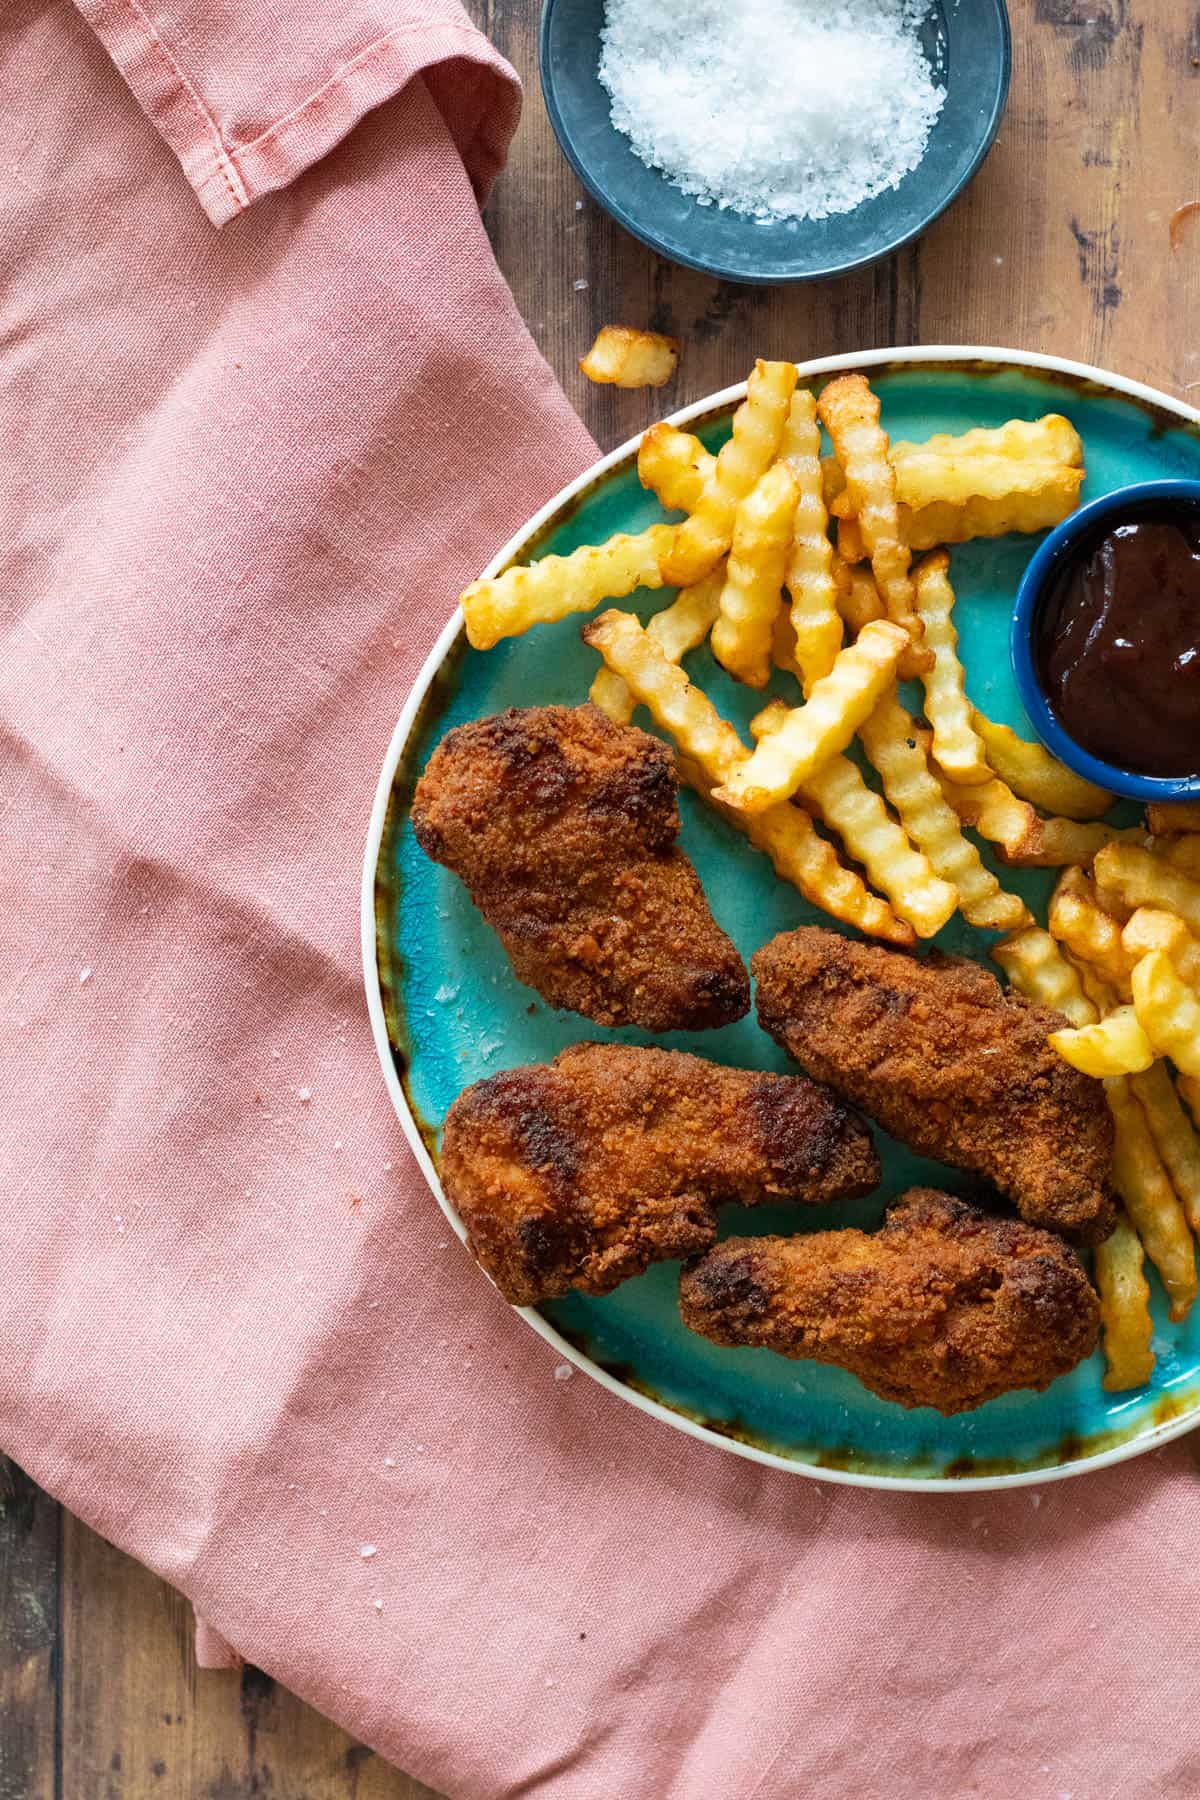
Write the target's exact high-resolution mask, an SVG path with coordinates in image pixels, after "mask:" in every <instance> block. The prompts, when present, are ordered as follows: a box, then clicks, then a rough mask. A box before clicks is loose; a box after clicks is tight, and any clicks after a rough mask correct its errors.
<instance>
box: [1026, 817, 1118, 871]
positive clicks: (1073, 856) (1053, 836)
mask: <svg viewBox="0 0 1200 1800" xmlns="http://www.w3.org/2000/svg"><path fill="white" fill-rule="evenodd" d="M1039 827H1040V829H1039V830H1038V833H1037V836H1036V838H1034V839H1033V840H1032V841H1031V842H1029V843H1027V844H1023V845H1020V846H1019V847H1018V848H1017V849H1016V850H1012V851H1010V850H1007V849H1005V848H1003V847H1002V848H1001V855H1002V856H1003V857H1004V860H1005V862H1008V863H1011V864H1012V865H1013V866H1014V868H1019V869H1061V868H1064V867H1066V866H1068V865H1069V864H1072V863H1074V864H1077V865H1079V866H1082V865H1083V864H1084V863H1089V862H1091V860H1092V858H1093V857H1094V856H1095V855H1096V853H1097V851H1099V850H1103V849H1104V848H1105V846H1106V845H1108V844H1119V843H1122V842H1128V843H1132V844H1136V845H1141V844H1144V843H1145V841H1146V834H1145V832H1143V831H1141V830H1139V829H1138V828H1137V827H1136V826H1135V827H1133V828H1131V829H1130V830H1128V831H1121V830H1119V829H1118V828H1117V827H1115V826H1112V825H1098V824H1083V823H1081V822H1079V821H1078V820H1076V819H1042V820H1040V821H1039Z"/></svg>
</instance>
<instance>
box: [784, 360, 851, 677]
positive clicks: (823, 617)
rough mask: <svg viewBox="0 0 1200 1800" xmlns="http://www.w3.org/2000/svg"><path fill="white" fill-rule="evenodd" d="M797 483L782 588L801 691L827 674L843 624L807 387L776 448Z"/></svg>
mask: <svg viewBox="0 0 1200 1800" xmlns="http://www.w3.org/2000/svg"><path fill="white" fill-rule="evenodd" d="M779 455H780V459H781V460H782V461H783V462H785V463H786V464H787V466H788V467H789V468H790V469H791V471H792V474H793V475H794V476H795V478H796V511H795V518H794V521H793V527H792V545H791V551H790V554H789V556H788V562H787V569H786V571H785V574H784V583H785V585H786V587H787V590H788V593H789V595H790V596H791V624H792V630H793V632H794V634H795V640H796V643H795V660H796V663H797V665H798V666H799V669H800V672H801V681H802V685H803V687H804V689H805V692H807V691H808V689H809V688H810V687H811V686H812V684H813V682H814V681H819V680H820V679H821V677H822V676H824V675H828V673H829V671H830V670H831V669H832V667H833V665H834V661H835V660H836V658H837V653H838V651H839V650H840V649H841V647H842V620H841V615H840V614H839V612H838V608H837V589H836V587H835V585H834V576H833V556H834V551H833V545H832V544H831V543H830V541H829V515H828V513H827V512H826V510H825V500H824V496H823V494H822V484H821V428H820V426H819V425H818V423H817V402H816V399H815V397H814V395H813V393H812V391H811V389H809V388H797V389H796V392H795V393H794V394H793V395H792V403H791V406H790V408H789V410H788V418H787V424H786V425H785V426H784V430H783V440H782V442H781V444H780V447H779Z"/></svg>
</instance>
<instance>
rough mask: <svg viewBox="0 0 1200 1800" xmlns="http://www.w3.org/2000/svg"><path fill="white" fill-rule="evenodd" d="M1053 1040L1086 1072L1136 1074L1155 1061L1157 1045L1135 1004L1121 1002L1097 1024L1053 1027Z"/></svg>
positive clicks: (1071, 1063) (1066, 1060) (1064, 1058)
mask: <svg viewBox="0 0 1200 1800" xmlns="http://www.w3.org/2000/svg"><path fill="white" fill-rule="evenodd" d="M1050 1042H1051V1043H1052V1044H1053V1045H1054V1048H1055V1049H1056V1050H1057V1051H1058V1054H1059V1055H1060V1056H1061V1057H1062V1058H1063V1060H1064V1061H1065V1062H1069V1063H1070V1065H1071V1067H1072V1068H1073V1069H1079V1070H1080V1071H1081V1072H1082V1073H1083V1074H1084V1075H1096V1076H1104V1075H1135V1074H1137V1073H1138V1072H1139V1071H1140V1070H1142V1069H1148V1068H1149V1067H1150V1065H1151V1063H1152V1062H1153V1061H1154V1049H1153V1046H1152V1045H1151V1043H1150V1040H1149V1038H1148V1037H1147V1036H1146V1034H1145V1032H1144V1031H1143V1030H1142V1028H1141V1026H1140V1025H1139V1023H1138V1017H1137V1014H1136V1013H1135V1012H1134V1010H1133V1008H1132V1006H1118V1007H1117V1008H1116V1010H1115V1011H1114V1012H1110V1013H1109V1014H1107V1016H1106V1017H1105V1018H1103V1019H1101V1020H1100V1021H1099V1023H1098V1024H1096V1025H1081V1026H1071V1027H1070V1028H1069V1029H1068V1030H1066V1031H1052V1032H1051V1033H1050Z"/></svg>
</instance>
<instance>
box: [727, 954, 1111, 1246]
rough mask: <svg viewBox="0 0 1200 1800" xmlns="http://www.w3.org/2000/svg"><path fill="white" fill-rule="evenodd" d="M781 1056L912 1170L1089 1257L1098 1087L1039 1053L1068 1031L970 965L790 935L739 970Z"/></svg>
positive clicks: (1102, 1216) (1107, 1203)
mask: <svg viewBox="0 0 1200 1800" xmlns="http://www.w3.org/2000/svg"><path fill="white" fill-rule="evenodd" d="M751 967H752V970H753V973H754V978H755V981H756V983H757V987H758V1019H759V1023H760V1024H761V1025H762V1027H763V1029H764V1030H765V1031H769V1032H770V1034H771V1036H772V1037H773V1038H774V1039H775V1040H776V1042H777V1043H779V1044H782V1045H783V1047H784V1049H785V1050H787V1052H788V1053H789V1055H791V1056H794V1057H795V1059H796V1061H797V1062H798V1063H801V1064H803V1066H804V1067H805V1068H806V1069H807V1070H808V1071H809V1073H810V1074H811V1075H814V1076H816V1078H817V1079H818V1080H819V1081H826V1082H828V1083H829V1085H830V1087H832V1088H835V1089H836V1090H837V1092H838V1093H839V1094H842V1095H844V1096H845V1098H846V1099H847V1100H852V1101H853V1102H854V1104H855V1105H856V1106H861V1107H862V1109H863V1111H864V1112H868V1113H870V1115H871V1117H872V1118H874V1119H877V1120H878V1121H879V1123H880V1124H881V1125H882V1126H883V1128H884V1130H885V1131H890V1132H891V1134H892V1136H893V1137H896V1138H899V1139H900V1141H901V1143H903V1144H908V1145H909V1146H910V1148H911V1149H913V1150H917V1151H919V1152H920V1153H921V1154H922V1155H923V1156H933V1157H936V1158H937V1159H938V1161H939V1162H946V1163H952V1164H954V1165H955V1166H956V1167H958V1168H960V1169H970V1170H971V1171H972V1172H973V1173H975V1174H977V1175H982V1176H984V1177H985V1178H986V1179H987V1180H988V1181H990V1182H991V1183H992V1184H993V1185H994V1186H995V1187H997V1188H999V1190H1000V1192H1001V1193H1002V1194H1005V1195H1006V1196H1007V1197H1008V1198H1009V1199H1010V1200H1012V1201H1013V1202H1014V1203H1015V1205H1016V1207H1017V1210H1018V1212H1019V1213H1020V1214H1021V1216H1022V1218H1024V1219H1028V1221H1029V1223H1030V1224H1031V1225H1045V1226H1048V1227H1049V1228H1050V1229H1051V1230H1053V1231H1061V1232H1063V1233H1064V1234H1065V1235H1066V1236H1067V1237H1069V1238H1072V1239H1073V1240H1074V1241H1075V1242H1076V1243H1080V1244H1098V1243H1100V1242H1101V1241H1102V1239H1104V1238H1106V1237H1107V1236H1108V1234H1109V1232H1110V1231H1111V1230H1112V1228H1113V1226H1114V1224H1115V1223H1116V1211H1115V1201H1114V1197H1113V1191H1112V1186H1111V1182H1112V1152H1113V1130H1112V1119H1111V1117H1110V1115H1109V1111H1108V1105H1107V1103H1106V1101H1105V1098H1104V1089H1103V1087H1102V1086H1101V1084H1100V1082H1098V1081H1093V1080H1092V1079H1091V1078H1090V1076H1087V1075H1081V1074H1079V1072H1078V1070H1076V1069H1072V1068H1071V1067H1070V1066H1069V1064H1067V1063H1065V1062H1064V1061H1063V1059H1062V1057H1061V1056H1059V1055H1058V1054H1057V1052H1056V1051H1054V1050H1052V1049H1051V1047H1050V1045H1049V1044H1048V1043H1047V1041H1046V1039H1047V1035H1048V1034H1049V1033H1050V1032H1051V1031H1056V1030H1058V1029H1060V1028H1061V1027H1062V1026H1063V1025H1064V1024H1066V1020H1064V1019H1063V1018H1061V1017H1060V1015H1059V1014H1058V1013H1055V1012H1050V1011H1049V1010H1048V1009H1047V1008H1045V1007H1041V1006H1031V1005H1030V1003H1029V1002H1028V1001H1027V1000H1025V999H1023V998H1022V997H1021V995H1019V994H1017V993H1014V992H1013V991H1012V990H1011V989H1007V990H1006V989H1003V988H1001V986H1000V984H999V982H998V981H997V980H996V979H995V977H994V976H992V975H989V974H988V972H987V970H986V969H981V968H979V967H978V965H977V964H976V963H972V962H966V961H963V960H961V959H960V958H958V957H951V956H942V955H940V954H939V953H938V952H936V951H935V952H933V953H932V954H931V955H929V956H928V957H925V958H924V959H918V958H917V957H914V956H907V955H904V954H903V953H901V952H897V951H894V950H884V949H881V948H879V946H878V945H875V944H860V943H852V942H851V941H850V940H849V939H848V938H844V937H839V936H838V935H837V933H836V932H833V931H820V930H815V929H808V930H802V931H789V932H784V933H782V934H781V935H780V936H779V937H777V938H774V939H773V940H772V941H771V943H769V944H767V945H765V946H764V947H763V949H761V950H760V951H759V952H758V954H757V955H756V956H755V957H754V960H753V963H752V965H751Z"/></svg>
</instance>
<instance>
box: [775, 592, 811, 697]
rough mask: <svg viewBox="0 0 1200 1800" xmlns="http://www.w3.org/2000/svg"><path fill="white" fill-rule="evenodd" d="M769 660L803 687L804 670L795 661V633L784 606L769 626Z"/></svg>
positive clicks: (790, 616) (790, 617) (789, 615)
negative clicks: (793, 677)
mask: <svg viewBox="0 0 1200 1800" xmlns="http://www.w3.org/2000/svg"><path fill="white" fill-rule="evenodd" d="M771 661H772V662H773V663H774V664H775V667H776V668H777V669H783V670H785V671H786V672H787V674H789V675H794V676H795V678H796V680H797V681H798V682H799V683H800V685H801V686H802V687H803V685H804V671H803V669H802V668H801V667H800V664H799V663H798V662H797V661H796V633H795V632H794V631H793V630H792V615H791V613H790V612H789V611H788V609H787V607H786V606H781V607H780V609H779V611H778V612H777V613H776V614H775V623H774V625H773V626H772V627H771Z"/></svg>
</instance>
